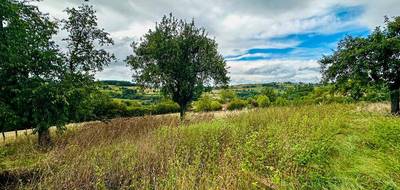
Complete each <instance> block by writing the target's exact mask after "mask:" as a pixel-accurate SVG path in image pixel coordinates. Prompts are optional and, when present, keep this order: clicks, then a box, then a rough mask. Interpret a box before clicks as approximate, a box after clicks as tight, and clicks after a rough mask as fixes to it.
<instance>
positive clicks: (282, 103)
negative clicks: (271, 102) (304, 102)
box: [275, 97, 289, 106]
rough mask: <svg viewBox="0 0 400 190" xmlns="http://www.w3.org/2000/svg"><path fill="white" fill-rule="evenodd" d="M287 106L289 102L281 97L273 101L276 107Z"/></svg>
mask: <svg viewBox="0 0 400 190" xmlns="http://www.w3.org/2000/svg"><path fill="white" fill-rule="evenodd" d="M288 104H289V101H288V100H286V99H285V98H282V97H278V98H277V99H276V100H275V105H277V106H287V105H288Z"/></svg>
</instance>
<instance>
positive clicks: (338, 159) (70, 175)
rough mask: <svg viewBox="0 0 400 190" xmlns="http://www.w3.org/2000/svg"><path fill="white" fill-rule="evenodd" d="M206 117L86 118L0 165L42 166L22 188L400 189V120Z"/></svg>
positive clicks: (317, 114) (331, 115)
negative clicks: (182, 120)
mask: <svg viewBox="0 0 400 190" xmlns="http://www.w3.org/2000/svg"><path fill="white" fill-rule="evenodd" d="M361 110H363V109H361ZM210 119H211V118H210V117H208V116H207V117H205V118H204V117H203V118H195V119H194V121H191V123H192V124H189V125H188V126H184V127H176V126H177V125H178V121H177V118H176V117H157V118H151V117H145V118H141V119H131V120H117V121H115V122H113V123H111V124H93V126H88V127H85V128H82V129H78V130H76V131H69V132H67V133H66V134H64V135H62V136H59V137H57V138H56V141H55V147H54V148H53V149H52V150H51V151H50V152H47V153H43V152H39V151H36V150H35V149H33V148H31V145H32V143H33V142H30V141H27V140H20V141H17V142H15V143H13V144H9V145H8V146H3V147H0V159H2V160H3V162H2V163H1V165H0V166H1V167H2V168H3V170H8V171H10V170H11V171H16V172H17V171H21V170H27V171H29V170H32V168H40V169H39V172H37V173H36V174H35V176H34V177H35V178H34V180H33V182H30V183H27V184H22V185H21V186H20V187H24V188H54V189H56V188H60V187H64V188H67V189H72V188H78V189H80V188H99V189H102V188H107V187H108V188H109V187H114V188H116V187H117V188H121V187H124V188H128V187H129V188H133V189H151V188H154V187H158V188H157V189H159V188H161V189H197V188H199V189H263V188H279V189H321V188H326V189H399V188H400V119H399V118H395V117H392V116H388V115H383V114H380V113H376V112H367V111H360V109H359V106H355V105H325V106H303V107H281V108H268V109H260V110H255V111H250V112H247V113H242V114H240V115H239V116H237V115H235V116H232V117H228V118H220V119H214V120H213V121H211V122H210ZM202 121H206V122H202ZM158 126H169V127H161V128H159V127H158ZM16 147H20V148H19V149H17V148H16Z"/></svg>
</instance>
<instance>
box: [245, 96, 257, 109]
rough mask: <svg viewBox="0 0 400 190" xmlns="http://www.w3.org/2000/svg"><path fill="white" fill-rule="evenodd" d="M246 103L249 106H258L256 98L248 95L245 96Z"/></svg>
mask: <svg viewBox="0 0 400 190" xmlns="http://www.w3.org/2000/svg"><path fill="white" fill-rule="evenodd" d="M247 104H248V105H249V107H253V108H254V107H258V103H257V100H255V99H254V98H252V97H250V98H247Z"/></svg>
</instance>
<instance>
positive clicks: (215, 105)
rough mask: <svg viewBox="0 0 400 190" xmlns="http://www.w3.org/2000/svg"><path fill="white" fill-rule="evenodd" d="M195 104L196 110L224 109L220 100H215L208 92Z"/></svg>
mask: <svg viewBox="0 0 400 190" xmlns="http://www.w3.org/2000/svg"><path fill="white" fill-rule="evenodd" d="M193 106H194V111H196V112H208V111H218V110H221V109H222V105H221V104H220V103H219V102H218V101H216V100H213V99H212V98H211V97H210V95H208V94H204V95H203V96H201V97H200V98H199V99H198V100H197V101H195V102H193Z"/></svg>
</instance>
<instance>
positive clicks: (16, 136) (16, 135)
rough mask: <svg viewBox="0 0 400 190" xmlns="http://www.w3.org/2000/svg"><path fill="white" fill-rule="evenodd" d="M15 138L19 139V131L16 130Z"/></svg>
mask: <svg viewBox="0 0 400 190" xmlns="http://www.w3.org/2000/svg"><path fill="white" fill-rule="evenodd" d="M15 138H18V130H17V129H15Z"/></svg>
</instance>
